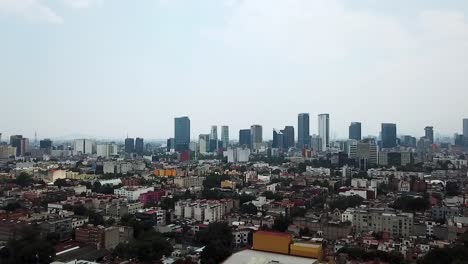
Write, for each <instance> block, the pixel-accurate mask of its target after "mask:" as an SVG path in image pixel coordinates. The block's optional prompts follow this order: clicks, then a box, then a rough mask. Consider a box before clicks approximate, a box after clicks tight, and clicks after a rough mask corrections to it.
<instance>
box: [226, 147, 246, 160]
mask: <svg viewBox="0 0 468 264" xmlns="http://www.w3.org/2000/svg"><path fill="white" fill-rule="evenodd" d="M223 155H224V157H227V159H228V162H230V163H238V162H248V161H249V157H250V149H243V148H237V149H228V150H226V151H224V153H223Z"/></svg>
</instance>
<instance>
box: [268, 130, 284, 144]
mask: <svg viewBox="0 0 468 264" xmlns="http://www.w3.org/2000/svg"><path fill="white" fill-rule="evenodd" d="M271 147H272V148H278V149H282V148H283V147H284V134H283V132H281V131H278V130H276V129H273V144H272V145H271Z"/></svg>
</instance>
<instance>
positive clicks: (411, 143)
mask: <svg viewBox="0 0 468 264" xmlns="http://www.w3.org/2000/svg"><path fill="white" fill-rule="evenodd" d="M416 142H417V141H416V138H415V137H412V136H402V137H401V142H400V144H401V145H402V146H403V147H409V148H416Z"/></svg>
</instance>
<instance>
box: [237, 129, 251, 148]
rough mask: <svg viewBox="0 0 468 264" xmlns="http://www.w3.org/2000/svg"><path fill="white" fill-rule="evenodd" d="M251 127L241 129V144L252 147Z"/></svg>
mask: <svg viewBox="0 0 468 264" xmlns="http://www.w3.org/2000/svg"><path fill="white" fill-rule="evenodd" d="M250 145H251V142H250V129H241V130H239V146H241V147H249V148H250Z"/></svg>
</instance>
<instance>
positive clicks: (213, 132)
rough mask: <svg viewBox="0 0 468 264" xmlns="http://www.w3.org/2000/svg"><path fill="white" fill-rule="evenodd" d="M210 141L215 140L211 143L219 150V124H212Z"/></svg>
mask: <svg viewBox="0 0 468 264" xmlns="http://www.w3.org/2000/svg"><path fill="white" fill-rule="evenodd" d="M210 141H211V142H213V143H211V145H212V148H214V149H215V150H217V149H218V147H219V146H218V126H211V133H210Z"/></svg>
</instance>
